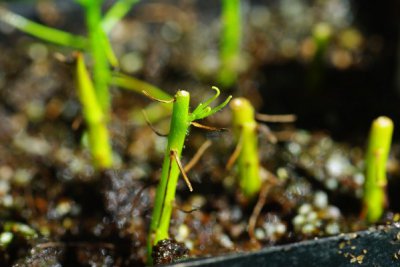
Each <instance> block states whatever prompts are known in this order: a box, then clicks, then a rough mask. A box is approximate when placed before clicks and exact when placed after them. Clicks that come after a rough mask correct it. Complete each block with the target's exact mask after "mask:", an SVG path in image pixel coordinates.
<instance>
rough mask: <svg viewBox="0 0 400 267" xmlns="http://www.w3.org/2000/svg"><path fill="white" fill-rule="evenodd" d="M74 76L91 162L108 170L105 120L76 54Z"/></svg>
mask: <svg viewBox="0 0 400 267" xmlns="http://www.w3.org/2000/svg"><path fill="white" fill-rule="evenodd" d="M76 76H77V84H78V85H77V87H78V96H79V100H80V102H81V104H82V109H83V115H84V118H85V122H86V124H87V134H88V137H89V146H90V150H91V153H92V157H93V162H94V164H95V166H96V167H97V168H99V169H107V168H110V167H111V166H112V149H111V145H110V143H109V134H108V129H107V120H106V117H105V115H104V111H103V109H102V108H101V106H100V104H99V102H98V100H97V96H96V92H95V89H94V86H93V83H92V80H91V79H90V75H89V73H88V71H87V69H86V66H85V62H84V59H83V55H82V54H78V56H77V64H76Z"/></svg>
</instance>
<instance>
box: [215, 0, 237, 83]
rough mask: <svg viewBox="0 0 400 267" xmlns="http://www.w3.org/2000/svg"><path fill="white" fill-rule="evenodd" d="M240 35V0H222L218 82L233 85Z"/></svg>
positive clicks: (235, 78) (235, 76) (235, 77)
mask: <svg viewBox="0 0 400 267" xmlns="http://www.w3.org/2000/svg"><path fill="white" fill-rule="evenodd" d="M241 35H242V25H241V12H240V0H222V33H221V41H220V42H221V46H220V61H221V69H220V73H219V82H220V83H221V84H222V85H223V86H231V85H233V84H234V83H235V82H236V80H237V76H238V70H239V60H240V43H241Z"/></svg>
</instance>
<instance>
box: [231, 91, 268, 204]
mask: <svg viewBox="0 0 400 267" xmlns="http://www.w3.org/2000/svg"><path fill="white" fill-rule="evenodd" d="M230 108H231V110H232V116H233V119H232V122H233V129H234V134H235V136H236V140H237V142H240V144H238V145H240V146H241V150H240V153H239V157H238V164H237V165H238V170H239V184H240V188H241V190H242V192H243V194H244V195H245V196H246V197H248V198H252V197H254V196H255V195H256V194H257V193H258V192H259V191H260V188H261V178H260V166H259V157H258V141H257V122H256V121H255V119H254V108H253V106H252V105H251V104H250V102H249V101H248V100H247V99H245V98H235V99H233V100H232V102H231V103H230Z"/></svg>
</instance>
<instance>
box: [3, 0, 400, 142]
mask: <svg viewBox="0 0 400 267" xmlns="http://www.w3.org/2000/svg"><path fill="white" fill-rule="evenodd" d="M112 3H113V1H105V8H107V6H110V5H111V4H112ZM1 4H2V5H4V6H7V7H8V8H10V9H11V10H13V11H15V12H17V13H19V14H21V15H24V16H27V17H29V18H31V19H33V20H35V21H39V22H42V23H45V24H47V25H49V26H53V27H57V28H61V29H65V30H68V31H71V32H74V33H82V34H84V27H82V25H83V23H84V22H83V16H81V15H82V11H81V9H80V8H79V6H78V5H77V4H76V3H74V1H72V0H62V1H61V0H60V1H57V0H54V1H52V0H38V1H1ZM241 4H242V10H241V17H242V31H241V32H242V36H241V49H242V51H241V58H240V64H239V65H240V68H238V72H239V77H238V80H237V82H236V84H234V85H232V86H229V87H228V88H222V89H223V90H225V91H229V92H232V93H233V94H234V95H244V96H246V97H248V98H250V99H251V100H252V102H253V103H254V104H255V105H256V107H257V109H258V110H259V111H260V112H264V113H272V114H276V113H294V114H297V115H298V122H297V126H298V127H302V128H306V129H324V130H326V131H328V132H329V133H331V134H332V135H333V136H334V137H335V138H337V139H346V140H351V141H362V142H363V140H365V139H364V138H365V135H366V134H367V132H368V128H369V125H370V122H371V120H372V119H373V118H375V117H377V116H379V115H388V116H390V117H391V118H392V119H393V120H394V121H395V124H398V123H399V118H400V108H399V100H400V43H399V35H400V21H399V20H400V19H399V18H400V14H399V13H400V2H399V1H397V0H386V1H373V0H359V1H356V0H268V1H266V0H264V1H263V0H252V1H250V0H248V1H246V0H243V1H241ZM220 14H221V1H204V0H164V1H156V0H153V1H151V0H143V1H140V3H139V4H138V5H136V6H135V7H134V8H133V10H132V11H131V12H130V13H129V15H128V17H127V18H126V19H125V20H124V22H123V23H120V24H119V25H118V26H117V27H116V28H115V30H114V31H113V32H112V33H111V39H112V42H113V46H114V49H115V51H116V53H117V55H118V56H119V58H120V59H121V65H122V70H123V71H124V72H126V73H128V74H131V75H134V76H136V77H139V78H141V79H143V80H146V81H148V82H151V83H153V84H156V85H158V86H159V87H161V88H163V89H165V90H167V91H170V92H173V91H175V90H177V89H178V88H177V84H181V85H182V86H180V87H179V88H182V87H184V88H186V86H188V87H190V88H193V87H196V86H198V87H200V86H202V87H204V85H207V86H208V85H218V81H217V79H216V77H215V73H216V71H217V70H218V68H219V66H220V62H219V58H218V49H219V44H220V31H221V17H220ZM0 26H1V27H0V33H2V34H0V38H1V42H2V44H1V46H3V47H6V46H10V45H11V46H12V45H14V44H15V43H16V42H17V43H21V42H27V41H26V40H30V41H33V42H34V43H35V45H36V44H37V43H38V42H40V41H38V40H36V39H34V38H30V37H27V36H26V35H24V34H22V33H20V32H19V31H17V30H13V29H11V28H9V27H7V26H6V25H3V24H1V25H0ZM21 36H22V37H23V38H22V40H23V41H18V40H21V39H17V38H21ZM28 50H29V49H28ZM28 50H27V51H28ZM54 50H57V49H54ZM28 57H29V55H28ZM2 66H3V68H0V76H1V77H6V76H7V75H8V74H7V71H8V70H7V69H5V67H4V64H3V65H2ZM3 86H4V84H3ZM397 132H398V131H397Z"/></svg>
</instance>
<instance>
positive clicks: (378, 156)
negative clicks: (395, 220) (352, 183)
mask: <svg viewBox="0 0 400 267" xmlns="http://www.w3.org/2000/svg"><path fill="white" fill-rule="evenodd" d="M393 128H394V126H393V122H392V120H391V119H389V118H388V117H379V118H377V119H376V120H374V121H373V123H372V126H371V131H370V136H369V142H368V149H367V155H366V161H365V164H366V174H365V184H364V195H363V205H364V207H363V212H364V213H365V215H366V218H367V221H368V222H370V223H375V222H377V221H378V220H379V219H380V218H381V217H382V214H383V211H384V208H385V204H386V201H385V200H386V192H385V190H386V184H387V179H386V164H387V159H388V156H389V152H390V146H391V142H392V134H393Z"/></svg>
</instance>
